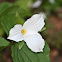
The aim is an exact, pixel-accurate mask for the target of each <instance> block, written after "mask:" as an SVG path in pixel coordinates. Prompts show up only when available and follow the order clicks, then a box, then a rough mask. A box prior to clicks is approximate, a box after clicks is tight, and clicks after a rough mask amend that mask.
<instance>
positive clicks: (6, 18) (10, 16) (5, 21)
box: [1, 8, 16, 35]
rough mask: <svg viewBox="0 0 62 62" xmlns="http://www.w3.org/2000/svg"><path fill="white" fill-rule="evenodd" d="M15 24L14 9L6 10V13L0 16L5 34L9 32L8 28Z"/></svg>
mask: <svg viewBox="0 0 62 62" xmlns="http://www.w3.org/2000/svg"><path fill="white" fill-rule="evenodd" d="M15 24H16V11H14V9H13V10H12V9H11V8H10V10H8V11H7V13H5V14H3V15H2V16H1V25H2V26H3V28H4V30H5V32H6V33H7V35H8V34H9V31H10V29H11V28H12V27H13V26H14V25H15Z"/></svg>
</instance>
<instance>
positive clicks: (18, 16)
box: [16, 13, 25, 25]
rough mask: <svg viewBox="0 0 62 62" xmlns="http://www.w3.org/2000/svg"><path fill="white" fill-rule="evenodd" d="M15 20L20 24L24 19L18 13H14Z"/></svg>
mask: <svg viewBox="0 0 62 62" xmlns="http://www.w3.org/2000/svg"><path fill="white" fill-rule="evenodd" d="M16 20H17V24H22V25H23V24H24V21H25V20H24V19H22V18H21V17H20V15H19V14H18V13H16Z"/></svg>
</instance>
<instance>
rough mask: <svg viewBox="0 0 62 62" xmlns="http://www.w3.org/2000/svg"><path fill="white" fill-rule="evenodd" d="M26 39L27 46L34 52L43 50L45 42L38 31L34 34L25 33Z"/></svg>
mask: <svg viewBox="0 0 62 62" xmlns="http://www.w3.org/2000/svg"><path fill="white" fill-rule="evenodd" d="M24 40H25V42H26V44H27V46H28V47H29V48H30V49H31V50H32V51H33V52H43V48H44V45H45V42H44V39H43V38H42V37H41V35H40V34H39V33H36V34H33V35H25V36H24Z"/></svg>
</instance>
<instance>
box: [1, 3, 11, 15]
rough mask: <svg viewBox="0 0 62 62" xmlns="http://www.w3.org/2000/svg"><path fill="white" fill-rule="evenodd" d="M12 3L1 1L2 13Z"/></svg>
mask: <svg viewBox="0 0 62 62" xmlns="http://www.w3.org/2000/svg"><path fill="white" fill-rule="evenodd" d="M11 6H12V4H11V3H8V2H4V3H0V15H2V14H3V13H4V12H5V11H6V10H7V9H8V8H9V7H11Z"/></svg>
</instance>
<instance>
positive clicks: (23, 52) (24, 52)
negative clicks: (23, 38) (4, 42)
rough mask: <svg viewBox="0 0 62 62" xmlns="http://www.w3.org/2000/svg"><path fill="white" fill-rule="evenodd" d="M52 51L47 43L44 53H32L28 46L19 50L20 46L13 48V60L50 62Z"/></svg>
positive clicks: (15, 61)
mask: <svg viewBox="0 0 62 62" xmlns="http://www.w3.org/2000/svg"><path fill="white" fill-rule="evenodd" d="M49 53H50V49H49V47H48V45H47V43H46V45H45V48H44V52H43V53H34V52H32V51H31V50H30V49H29V48H28V47H27V45H26V44H24V46H23V47H22V48H21V49H20V50H19V48H18V44H15V45H13V46H12V58H13V61H14V62H50V59H49Z"/></svg>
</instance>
